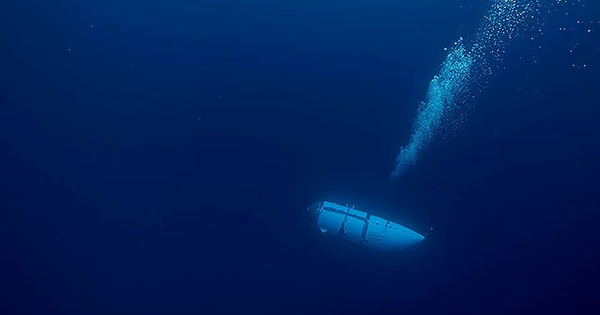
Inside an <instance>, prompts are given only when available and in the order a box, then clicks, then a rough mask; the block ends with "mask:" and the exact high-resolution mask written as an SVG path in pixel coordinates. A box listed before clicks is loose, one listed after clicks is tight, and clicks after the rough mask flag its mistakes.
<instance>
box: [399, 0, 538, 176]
mask: <svg viewBox="0 0 600 315" xmlns="http://www.w3.org/2000/svg"><path fill="white" fill-rule="evenodd" d="M492 1H493V2H492V6H491V9H490V10H489V11H488V13H487V15H486V16H485V17H484V19H483V22H482V24H481V26H480V27H479V29H478V30H477V32H476V34H475V37H474V40H473V42H472V44H471V45H470V48H469V49H467V48H466V47H465V43H464V42H463V39H462V38H461V39H460V40H459V41H457V42H456V43H455V46H454V47H453V48H452V49H451V50H450V52H449V54H448V56H447V57H446V60H445V61H444V62H443V63H442V66H441V68H440V71H439V73H438V74H437V75H436V76H434V77H433V79H432V80H431V82H430V83H429V88H428V90H427V96H426V98H425V101H423V102H421V105H420V106H419V109H418V112H417V117H416V119H415V123H414V125H413V130H412V134H411V137H410V139H409V141H408V144H407V145H406V146H404V147H402V148H400V152H399V154H398V156H397V158H396V166H395V168H394V170H393V171H392V174H391V178H392V179H396V178H398V177H399V176H400V175H402V174H403V173H404V172H405V171H406V170H407V169H409V168H411V167H412V166H414V165H415V164H416V163H417V160H418V158H419V156H420V154H421V152H422V151H423V150H424V149H425V148H426V147H427V146H428V145H429V143H430V142H431V140H432V139H433V138H434V137H435V135H436V134H437V133H438V132H439V129H440V128H442V127H443V124H444V122H447V121H449V119H450V118H451V116H452V114H453V113H454V112H455V111H456V109H458V106H459V104H461V103H463V102H464V101H465V100H466V99H467V96H474V95H475V94H476V93H477V91H478V89H477V88H475V86H474V84H475V83H477V84H480V82H485V77H486V76H488V75H490V74H491V73H492V67H491V66H490V64H491V63H492V62H493V61H501V59H502V55H503V54H504V52H505V48H506V44H507V43H508V41H510V40H511V39H512V38H513V37H515V36H516V35H517V31H518V26H519V24H520V23H521V22H522V21H523V20H524V19H525V18H527V17H532V15H531V11H532V10H533V7H534V6H535V5H536V4H537V0H529V1H525V0H492ZM480 89H481V87H479V90H480Z"/></svg>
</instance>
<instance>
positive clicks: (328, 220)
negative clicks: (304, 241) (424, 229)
mask: <svg viewBox="0 0 600 315" xmlns="http://www.w3.org/2000/svg"><path fill="white" fill-rule="evenodd" d="M308 212H309V213H310V215H311V218H312V220H313V223H314V224H315V225H316V227H317V228H318V229H319V230H320V231H321V232H322V233H324V234H331V235H334V236H337V237H339V238H341V239H344V240H348V241H351V242H354V243H357V244H360V245H362V246H365V247H369V248H375V249H383V250H398V249H404V248H407V247H410V246H412V245H415V244H418V243H420V242H421V241H423V240H424V239H425V237H424V236H423V235H421V234H419V233H417V232H415V231H413V230H411V229H409V228H407V227H405V226H403V225H400V224H398V223H396V222H392V221H389V220H387V219H384V218H382V217H378V216H374V215H371V214H370V213H366V212H363V211H359V210H356V209H355V208H354V207H351V206H342V205H339V204H336V203H333V202H329V201H323V202H319V203H315V204H313V205H312V206H310V207H308Z"/></svg>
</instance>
